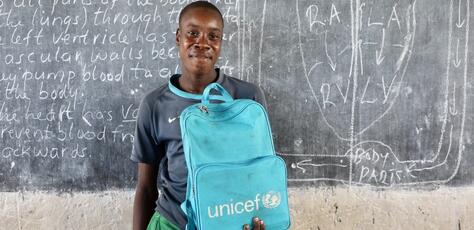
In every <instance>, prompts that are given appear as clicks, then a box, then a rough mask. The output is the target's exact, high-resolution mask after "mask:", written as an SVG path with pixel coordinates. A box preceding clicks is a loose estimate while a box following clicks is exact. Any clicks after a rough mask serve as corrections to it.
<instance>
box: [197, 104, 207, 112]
mask: <svg viewBox="0 0 474 230" xmlns="http://www.w3.org/2000/svg"><path fill="white" fill-rule="evenodd" d="M198 108H199V110H201V112H203V113H209V110H208V109H207V107H206V106H204V105H200V106H198Z"/></svg>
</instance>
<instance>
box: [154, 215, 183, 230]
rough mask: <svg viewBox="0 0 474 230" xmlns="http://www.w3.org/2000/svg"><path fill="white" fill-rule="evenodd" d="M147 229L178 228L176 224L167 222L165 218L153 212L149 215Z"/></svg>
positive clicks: (168, 229) (177, 229) (171, 229)
mask: <svg viewBox="0 0 474 230" xmlns="http://www.w3.org/2000/svg"><path fill="white" fill-rule="evenodd" d="M146 229H147V230H180V229H179V228H178V227H176V225H174V224H172V223H171V222H169V221H168V220H167V219H166V218H164V217H163V216H161V215H160V214H159V213H157V212H155V214H153V216H152V217H151V220H150V223H149V224H148V227H147V228H146Z"/></svg>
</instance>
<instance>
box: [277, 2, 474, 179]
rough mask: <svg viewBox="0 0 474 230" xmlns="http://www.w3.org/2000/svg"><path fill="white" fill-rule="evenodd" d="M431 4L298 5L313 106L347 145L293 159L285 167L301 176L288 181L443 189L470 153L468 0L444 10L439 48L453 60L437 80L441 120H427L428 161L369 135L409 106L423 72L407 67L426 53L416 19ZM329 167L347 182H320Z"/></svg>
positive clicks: (301, 46) (301, 44)
mask: <svg viewBox="0 0 474 230" xmlns="http://www.w3.org/2000/svg"><path fill="white" fill-rule="evenodd" d="M426 1H428V0H425V2H423V0H401V1H397V2H396V3H393V2H392V1H369V0H367V1H364V0H351V1H310V0H306V1H305V0H296V1H295V3H296V12H297V20H298V34H299V38H298V40H299V52H300V54H301V58H302V61H303V68H304V78H305V81H306V83H307V86H308V87H309V89H310V91H311V99H312V100H314V101H315V102H316V104H317V107H318V109H319V112H320V114H321V117H322V119H323V120H324V123H325V124H326V125H327V127H328V128H329V129H330V131H331V133H332V134H333V135H335V136H336V137H337V138H338V139H339V140H340V141H343V142H345V143H348V145H347V146H349V147H348V148H347V149H344V150H343V151H342V153H340V154H329V155H327V154H326V155H321V154H310V153H305V154H300V155H298V154H287V155H288V156H287V157H288V159H291V160H292V162H289V165H288V166H289V167H288V170H289V171H290V170H291V171H293V174H292V175H296V176H295V178H289V181H296V182H298V181H334V182H340V183H344V184H348V185H374V186H411V185H420V184H440V183H446V182H448V181H450V180H452V179H453V177H454V176H455V175H456V174H457V172H458V169H459V166H460V162H461V160H462V155H463V149H464V145H463V134H464V125H465V120H466V119H465V118H466V85H467V71H468V70H467V69H468V64H467V63H468V48H469V46H468V41H469V22H470V12H469V9H470V6H469V4H470V0H450V1H449V2H446V5H447V6H445V7H444V10H445V12H444V13H443V16H444V18H443V20H446V22H445V24H444V25H445V26H446V27H447V28H448V31H445V33H447V34H448V36H447V39H446V41H444V40H443V41H444V45H443V46H442V47H437V49H444V50H445V53H446V54H447V55H445V56H444V59H443V60H442V63H444V64H443V65H445V66H443V70H444V72H439V73H437V74H438V76H433V77H434V78H437V79H441V80H440V82H441V83H442V85H441V86H440V88H439V89H441V91H442V93H441V95H442V98H440V99H439V101H438V103H439V105H440V106H438V108H436V109H437V113H439V114H440V116H439V117H440V118H439V119H432V120H431V121H430V122H434V123H436V125H435V127H436V129H437V131H436V134H437V139H436V141H434V142H435V143H437V145H436V146H433V147H432V149H431V150H430V153H431V154H426V153H417V152H408V153H403V154H401V153H400V152H396V151H394V150H393V148H394V147H393V146H390V145H389V143H384V142H383V141H381V140H378V139H376V138H375V139H364V137H363V135H364V133H366V132H368V131H370V130H371V128H373V127H374V126H375V125H379V124H389V123H390V120H387V119H384V118H386V117H387V114H390V113H391V111H392V110H393V109H394V104H395V103H398V104H400V103H410V102H408V101H400V100H401V99H400V95H401V92H402V91H403V89H404V88H403V86H404V84H405V86H406V82H409V81H408V80H407V79H410V78H412V77H415V75H416V74H417V73H416V72H411V67H409V66H410V63H411V61H413V60H412V59H413V57H414V55H416V54H417V52H419V51H418V50H417V47H416V46H415V44H416V41H417V35H418V34H417V32H418V31H417V22H419V21H420V16H419V15H420V12H422V11H423V10H426V9H424V8H422V7H421V6H427V5H430V3H428V2H426ZM388 2H390V3H388ZM421 3H423V4H421ZM448 7H449V9H446V8H448ZM382 11H387V12H382ZM437 23H442V22H437ZM418 36H420V35H418ZM315 55H317V56H315ZM347 63H350V65H349V64H347ZM408 87H409V85H408ZM433 106H434V105H433ZM360 117H362V118H363V119H359V118H360ZM413 129H417V130H416V132H418V131H419V130H418V128H417V127H413ZM386 131H387V130H386ZM378 132H382V131H380V130H379V131H378ZM387 132H388V131H387ZM407 151H409V150H407ZM283 155H285V154H283ZM401 155H403V156H406V155H413V156H429V157H421V158H420V159H403V158H402V157H400V156H401ZM287 163H288V162H287ZM325 167H331V168H333V169H336V170H338V175H339V174H342V175H344V177H342V178H331V177H328V176H322V175H319V174H318V173H317V171H318V170H321V169H323V168H325ZM438 175H439V176H438ZM441 175H442V176H441Z"/></svg>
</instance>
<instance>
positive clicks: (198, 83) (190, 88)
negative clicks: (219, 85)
mask: <svg viewBox="0 0 474 230" xmlns="http://www.w3.org/2000/svg"><path fill="white" fill-rule="evenodd" d="M216 79H217V72H216V71H215V70H214V71H212V72H211V73H209V74H205V75H191V74H186V73H183V74H182V75H181V77H180V78H179V79H178V81H179V86H180V88H181V89H182V90H184V91H186V92H188V93H194V94H202V92H203V91H204V89H205V88H206V86H207V85H209V84H210V83H212V82H214V81H216Z"/></svg>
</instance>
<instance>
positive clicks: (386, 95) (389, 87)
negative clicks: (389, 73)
mask: <svg viewBox="0 0 474 230" xmlns="http://www.w3.org/2000/svg"><path fill="white" fill-rule="evenodd" d="M395 78H397V75H395V76H394V77H393V78H392V81H391V82H390V85H389V86H388V89H387V87H386V86H385V77H384V76H383V75H382V89H383V96H384V100H383V104H385V103H387V100H388V98H389V96H390V92H391V91H392V86H393V82H394V80H395Z"/></svg>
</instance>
